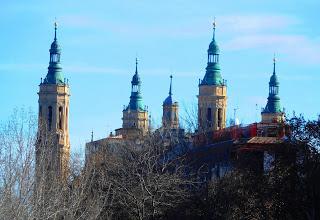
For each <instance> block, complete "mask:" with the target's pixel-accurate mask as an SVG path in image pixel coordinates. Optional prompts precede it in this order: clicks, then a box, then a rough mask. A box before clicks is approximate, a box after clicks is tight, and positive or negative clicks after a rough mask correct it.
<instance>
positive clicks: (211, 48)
mask: <svg viewBox="0 0 320 220" xmlns="http://www.w3.org/2000/svg"><path fill="white" fill-rule="evenodd" d="M208 53H210V54H219V53H220V50H219V46H218V44H217V42H216V41H215V39H214V38H213V39H212V41H211V43H210V44H209V49H208Z"/></svg>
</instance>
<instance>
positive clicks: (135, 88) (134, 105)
mask: <svg viewBox="0 0 320 220" xmlns="http://www.w3.org/2000/svg"><path fill="white" fill-rule="evenodd" d="M141 83H142V82H141V79H140V76H139V74H138V59H137V58H136V71H135V74H134V75H133V77H132V80H131V96H130V103H129V106H128V108H129V109H131V110H144V109H145V108H144V106H143V102H142V95H141Z"/></svg>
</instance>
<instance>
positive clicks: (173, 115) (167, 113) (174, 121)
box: [162, 75, 179, 129]
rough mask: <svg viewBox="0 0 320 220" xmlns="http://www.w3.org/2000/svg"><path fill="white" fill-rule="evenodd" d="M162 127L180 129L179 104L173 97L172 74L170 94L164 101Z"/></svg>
mask: <svg viewBox="0 0 320 220" xmlns="http://www.w3.org/2000/svg"><path fill="white" fill-rule="evenodd" d="M162 127H163V128H164V129H179V105H178V102H175V101H173V99H172V75H171V76H170V88H169V96H168V97H167V98H166V99H165V100H164V102H163V115H162Z"/></svg>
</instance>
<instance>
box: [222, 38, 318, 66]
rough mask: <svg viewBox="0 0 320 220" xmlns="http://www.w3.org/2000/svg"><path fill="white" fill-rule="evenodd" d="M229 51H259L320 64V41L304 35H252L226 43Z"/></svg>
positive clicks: (302, 61)
mask: <svg viewBox="0 0 320 220" xmlns="http://www.w3.org/2000/svg"><path fill="white" fill-rule="evenodd" d="M224 48H225V49H227V50H244V49H259V50H264V51H268V52H271V53H272V52H276V53H280V54H283V55H284V56H283V57H287V58H288V59H289V60H292V61H299V62H301V63H305V64H318V63H320V40H319V39H311V38H308V37H306V36H303V35H281V34H278V35H277V34H252V35H243V36H237V37H235V38H232V39H231V40H229V41H227V42H225V45H224Z"/></svg>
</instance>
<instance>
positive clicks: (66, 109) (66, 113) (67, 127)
mask: <svg viewBox="0 0 320 220" xmlns="http://www.w3.org/2000/svg"><path fill="white" fill-rule="evenodd" d="M68 113H69V112H68V107H66V118H65V120H66V123H65V125H66V128H65V129H66V130H68V120H69V119H68Z"/></svg>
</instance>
